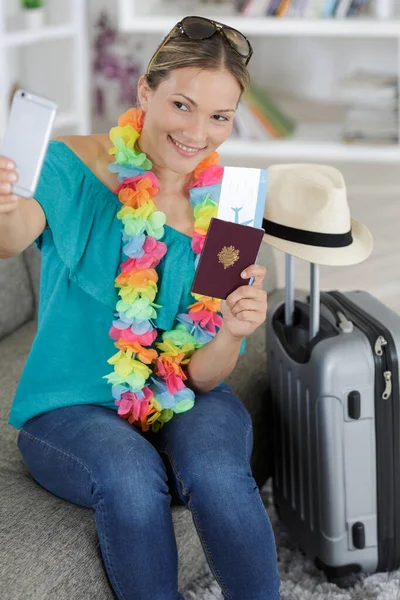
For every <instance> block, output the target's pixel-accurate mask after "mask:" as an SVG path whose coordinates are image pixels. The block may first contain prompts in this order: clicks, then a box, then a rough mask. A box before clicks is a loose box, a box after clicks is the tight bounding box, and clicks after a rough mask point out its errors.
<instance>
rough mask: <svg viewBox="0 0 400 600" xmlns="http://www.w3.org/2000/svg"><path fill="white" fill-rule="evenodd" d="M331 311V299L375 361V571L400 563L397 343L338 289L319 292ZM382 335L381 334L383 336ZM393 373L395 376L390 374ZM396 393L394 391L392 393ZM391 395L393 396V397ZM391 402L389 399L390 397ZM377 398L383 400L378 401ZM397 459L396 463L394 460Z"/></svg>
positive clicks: (385, 330) (390, 567)
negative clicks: (365, 342)
mask: <svg viewBox="0 0 400 600" xmlns="http://www.w3.org/2000/svg"><path fill="white" fill-rule="evenodd" d="M321 299H322V302H323V304H325V305H327V306H328V308H330V309H331V310H332V303H331V302H330V300H332V299H333V300H334V302H335V303H337V304H338V305H339V307H340V309H341V310H343V308H344V309H345V310H347V311H349V317H350V318H351V320H352V321H353V322H354V324H355V325H357V327H358V328H359V329H360V330H361V331H362V332H363V333H364V334H365V335H366V336H367V338H368V340H369V341H370V343H371V348H372V350H373V355H374V362H375V408H376V410H375V413H376V415H375V418H376V449H377V512H378V514H377V522H378V557H379V563H378V569H377V570H378V571H391V570H393V569H395V568H397V567H398V566H399V564H400V493H399V489H398V487H399V484H400V474H399V473H398V468H399V462H400V454H399V448H400V446H399V429H400V428H399V423H400V417H399V403H400V399H399V389H398V386H397V382H398V379H399V377H398V362H397V352H396V346H395V344H394V341H393V338H392V336H391V334H390V332H389V331H388V330H387V329H386V328H385V327H384V326H383V325H382V324H381V323H379V321H377V320H376V319H374V318H373V317H372V316H371V315H369V314H368V313H366V312H365V311H364V310H363V309H361V308H360V307H359V306H357V305H356V304H354V303H353V302H352V301H351V300H349V299H348V298H346V296H344V295H343V294H341V293H340V292H329V294H325V293H324V294H321ZM382 334H384V335H382ZM393 373H394V374H395V377H393ZM394 392H395V394H394ZM392 395H393V397H392ZM391 397H392V401H391V402H390V401H389V400H390V398H391ZM379 399H382V400H384V402H383V403H382V402H379ZM395 461H396V462H395Z"/></svg>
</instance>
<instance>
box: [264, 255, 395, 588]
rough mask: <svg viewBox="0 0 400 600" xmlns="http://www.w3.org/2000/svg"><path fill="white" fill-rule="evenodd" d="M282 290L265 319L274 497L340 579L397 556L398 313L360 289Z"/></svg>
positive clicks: (315, 282)
mask: <svg viewBox="0 0 400 600" xmlns="http://www.w3.org/2000/svg"><path fill="white" fill-rule="evenodd" d="M286 273H287V277H286V290H287V291H286V302H285V303H283V304H280V305H279V306H277V307H276V308H275V309H274V310H273V311H271V313H270V314H269V315H268V319H267V352H268V377H269V382H270V383H269V385H270V392H271V399H272V405H273V407H272V409H273V430H274V476H273V491H274V502H275V505H276V509H277V512H278V515H279V517H280V518H281V520H282V521H283V522H284V523H285V525H286V526H287V528H288V530H289V532H290V534H291V535H292V536H293V538H294V539H295V540H296V542H297V543H298V545H299V546H300V548H302V549H303V550H304V552H305V553H306V554H307V555H308V556H309V557H311V558H312V559H313V560H315V563H316V564H317V566H318V567H319V568H321V569H323V570H324V571H325V573H326V574H327V577H328V579H329V580H331V581H336V583H338V584H339V585H342V586H343V587H344V586H346V583H347V585H349V584H351V581H352V577H354V576H353V575H352V574H354V573H358V572H360V571H364V572H368V573H371V572H377V571H391V570H394V569H396V568H398V567H399V566H400V431H399V430H400V410H399V409H400V407H399V365H398V356H399V348H400V316H399V315H397V314H396V313H394V312H393V311H391V310H390V309H388V308H387V307H386V306H385V305H384V304H382V303H381V302H379V301H378V300H376V299H375V298H373V297H372V296H371V295H369V294H368V293H366V292H350V293H346V294H341V293H339V292H330V293H323V294H320V292H319V274H318V267H317V266H316V265H311V299H307V298H306V299H303V300H294V298H293V289H294V281H293V280H294V277H293V258H292V257H287V271H286Z"/></svg>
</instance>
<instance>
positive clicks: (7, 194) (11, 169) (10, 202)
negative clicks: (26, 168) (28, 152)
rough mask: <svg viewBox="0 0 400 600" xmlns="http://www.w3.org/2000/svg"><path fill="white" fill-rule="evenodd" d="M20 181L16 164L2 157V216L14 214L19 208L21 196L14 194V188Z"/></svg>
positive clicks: (0, 194)
mask: <svg viewBox="0 0 400 600" xmlns="http://www.w3.org/2000/svg"><path fill="white" fill-rule="evenodd" d="M17 180H18V175H17V173H16V171H15V164H14V162H13V161H12V160H10V159H8V158H6V157H5V156H0V214H6V213H12V212H14V211H15V210H17V208H18V206H19V199H20V197H21V196H17V194H13V191H12V187H13V185H14V183H15V182H16V181H17Z"/></svg>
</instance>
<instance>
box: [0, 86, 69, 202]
mask: <svg viewBox="0 0 400 600" xmlns="http://www.w3.org/2000/svg"><path fill="white" fill-rule="evenodd" d="M57 108H58V106H57V104H56V103H55V102H53V101H52V100H48V99H47V98H43V97H41V96H37V95H36V94H32V93H31V92H28V91H26V90H17V91H16V92H15V94H14V97H13V101H12V104H11V111H10V115H9V118H8V122H7V127H6V131H5V135H4V139H3V144H2V146H1V150H0V154H1V155H2V156H5V157H6V158H10V159H11V160H13V161H14V162H15V164H16V169H15V170H16V171H17V174H18V181H17V182H16V183H15V184H14V185H13V193H14V194H18V195H19V196H23V197H24V198H30V197H31V196H33V195H34V193H35V191H36V186H37V184H38V181H39V176H40V172H41V170H42V166H43V161H44V158H45V155H46V150H47V146H48V143H49V140H50V135H51V131H52V128H53V123H54V119H55V116H56V112H57Z"/></svg>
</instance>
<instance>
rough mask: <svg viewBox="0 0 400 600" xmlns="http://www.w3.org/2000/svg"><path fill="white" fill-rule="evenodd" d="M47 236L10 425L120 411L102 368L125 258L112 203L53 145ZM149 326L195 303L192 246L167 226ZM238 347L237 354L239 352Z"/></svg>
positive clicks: (42, 197)
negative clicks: (97, 408) (71, 413)
mask: <svg viewBox="0 0 400 600" xmlns="http://www.w3.org/2000/svg"><path fill="white" fill-rule="evenodd" d="M35 199H36V200H37V201H38V202H39V204H40V205H41V206H42V208H43V210H44V212H45V215H46V219H47V224H48V228H46V229H45V230H44V232H43V233H42V235H41V236H40V237H39V238H38V239H37V240H35V244H36V246H37V247H38V248H39V249H40V250H41V254H42V262H41V277H40V302H39V310H38V329H37V333H36V337H35V339H34V341H33V344H32V348H31V350H30V353H29V356H28V359H27V361H26V364H25V367H24V370H23V373H22V376H21V379H20V381H19V384H18V387H17V391H16V394H15V397H14V401H13V404H12V407H11V412H10V416H9V421H8V422H9V424H10V425H12V426H14V427H16V428H20V427H22V426H23V425H24V424H25V423H26V421H28V420H29V419H31V418H33V417H35V416H36V415H39V414H41V413H44V412H46V411H49V410H53V409H55V408H60V407H62V406H69V405H73V404H97V405H101V406H106V407H108V408H112V409H114V410H117V406H115V404H114V399H113V397H112V395H111V385H110V384H109V383H107V381H106V380H105V379H103V376H104V375H107V374H109V373H111V372H112V371H113V366H112V365H110V364H108V363H107V360H108V359H109V358H110V357H111V356H113V355H114V354H115V353H116V352H117V349H116V348H115V346H114V341H113V340H112V339H111V338H110V337H109V335H108V332H109V329H110V327H111V325H112V322H113V319H114V312H115V306H116V303H117V301H118V299H119V296H118V290H117V288H115V286H114V283H115V278H116V276H117V275H118V273H119V268H120V264H121V262H123V261H124V260H126V256H125V255H124V254H123V253H122V235H121V227H122V225H121V221H120V220H119V219H117V217H116V215H117V212H118V211H119V209H120V208H121V203H120V201H119V200H118V197H117V196H116V195H115V194H114V193H113V192H112V191H111V190H109V189H108V188H107V186H106V185H104V184H103V183H102V182H101V181H100V179H98V178H97V177H96V176H95V175H94V173H93V172H92V171H91V170H90V169H89V168H88V167H87V166H86V165H85V163H83V162H82V161H81V160H80V159H79V157H78V156H77V155H76V154H75V153H74V152H73V151H72V150H71V149H70V148H69V147H68V146H66V145H65V144H64V143H63V142H60V141H55V140H54V141H51V142H50V144H49V148H48V151H47V154H46V159H45V162H44V166H43V170H42V173H41V176H40V180H39V184H38V187H37V190H36V193H35ZM162 241H163V242H165V243H166V245H167V247H168V251H167V254H166V256H165V257H164V258H163V259H162V260H161V262H160V264H159V265H158V266H157V267H156V271H157V273H158V276H159V281H158V284H157V285H158V294H157V296H156V301H157V303H158V304H161V305H162V308H160V309H157V312H158V314H157V318H156V319H155V321H154V322H155V325H156V326H157V328H158V329H160V330H163V331H168V330H170V329H172V328H173V327H174V325H175V317H176V315H177V314H178V313H180V312H185V313H186V312H187V311H188V309H187V307H188V305H189V304H192V303H193V302H194V298H193V296H192V295H191V294H190V288H191V285H192V281H193V276H194V254H193V251H192V249H191V238H190V237H189V236H187V235H185V234H183V233H181V232H179V231H177V230H176V229H173V228H172V227H169V226H167V225H166V226H165V234H164V237H163V238H162ZM243 348H244V345H243V346H242V350H243Z"/></svg>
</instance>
